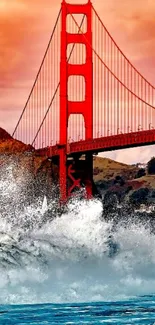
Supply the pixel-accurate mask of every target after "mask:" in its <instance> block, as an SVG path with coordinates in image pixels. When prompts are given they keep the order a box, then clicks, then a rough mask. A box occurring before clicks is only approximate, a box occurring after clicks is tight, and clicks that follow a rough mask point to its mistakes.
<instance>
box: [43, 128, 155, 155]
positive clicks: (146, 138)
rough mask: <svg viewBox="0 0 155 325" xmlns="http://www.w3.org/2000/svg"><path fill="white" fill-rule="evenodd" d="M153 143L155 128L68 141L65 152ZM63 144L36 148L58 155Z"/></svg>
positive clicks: (44, 152)
mask: <svg viewBox="0 0 155 325" xmlns="http://www.w3.org/2000/svg"><path fill="white" fill-rule="evenodd" d="M151 144H155V130H154V129H152V130H149V131H138V132H132V133H126V134H118V135H113V136H107V137H102V138H96V139H93V140H92V139H90V140H84V141H79V142H72V143H68V145H67V154H68V155H69V156H71V155H74V154H76V153H81V154H82V153H85V152H91V153H94V154H95V153H98V152H104V151H112V150H119V149H125V148H129V147H130V148H131V147H137V146H144V145H151ZM62 148H65V146H64V147H63V146H60V145H55V146H50V147H47V148H42V149H38V150H37V151H38V153H39V154H40V155H43V156H47V157H52V156H57V155H59V152H60V149H62Z"/></svg>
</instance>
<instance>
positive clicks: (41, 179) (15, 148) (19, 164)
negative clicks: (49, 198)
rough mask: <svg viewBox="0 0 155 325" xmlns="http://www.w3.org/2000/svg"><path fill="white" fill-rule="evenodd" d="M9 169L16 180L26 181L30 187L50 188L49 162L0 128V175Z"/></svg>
mask: <svg viewBox="0 0 155 325" xmlns="http://www.w3.org/2000/svg"><path fill="white" fill-rule="evenodd" d="M54 167H55V166H54ZM10 169H11V171H12V174H13V177H14V178H15V179H16V182H18V183H21V182H28V183H29V185H30V187H31V186H32V187H35V188H36V189H37V188H38V191H44V190H45V192H48V191H51V190H52V182H51V175H52V173H53V170H52V166H51V162H50V161H49V160H48V159H47V158H46V157H42V156H40V155H38V153H37V152H36V151H35V149H34V148H33V147H32V146H31V145H25V144H24V143H22V142H20V141H17V140H15V139H13V138H12V137H11V135H9V134H8V133H7V132H6V131H5V130H3V129H2V128H0V177H3V175H4V174H5V172H6V173H8V172H9V170H10ZM30 180H31V182H30ZM30 183H31V184H30ZM35 184H36V186H35ZM36 192H37V190H36Z"/></svg>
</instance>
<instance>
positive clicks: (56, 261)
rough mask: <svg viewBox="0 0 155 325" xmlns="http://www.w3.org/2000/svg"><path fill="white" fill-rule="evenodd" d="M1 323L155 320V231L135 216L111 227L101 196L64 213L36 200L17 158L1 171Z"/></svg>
mask: <svg viewBox="0 0 155 325" xmlns="http://www.w3.org/2000/svg"><path fill="white" fill-rule="evenodd" d="M0 176H1V177H0V325H1V324H5V325H9V324H14V325H16V324H23V325H24V324H40V325H42V324H102V323H103V324H128V325H129V324H139V325H140V324H150V325H153V324H154V323H155V296H154V294H155V235H154V234H153V233H151V230H150V229H149V228H148V226H147V225H145V224H136V225H135V224H133V223H132V222H130V218H129V222H128V224H127V225H126V226H125V225H124V224H121V223H120V224H119V225H118V227H117V228H115V230H113V222H112V221H111V222H106V221H105V220H104V218H103V207H102V204H101V202H100V201H99V200H95V199H94V200H90V201H86V200H79V199H74V200H73V201H71V202H69V203H68V207H67V209H66V210H65V211H64V213H63V214H62V215H61V217H60V215H59V214H57V213H56V208H55V202H54V200H53V199H51V202H48V203H47V201H46V197H44V200H43V196H41V197H38V198H35V199H34V201H33V202H31V204H30V203H29V199H28V197H26V194H25V186H28V184H26V182H25V181H24V179H22V178H20V179H18V180H17V177H15V176H14V173H13V169H12V166H11V165H10V166H8V167H7V169H6V170H4V171H3V172H2V169H1V175H0Z"/></svg>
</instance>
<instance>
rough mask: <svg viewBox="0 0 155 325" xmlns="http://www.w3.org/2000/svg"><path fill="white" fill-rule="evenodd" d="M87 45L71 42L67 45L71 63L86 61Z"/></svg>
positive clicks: (83, 62)
mask: <svg viewBox="0 0 155 325" xmlns="http://www.w3.org/2000/svg"><path fill="white" fill-rule="evenodd" d="M86 56H87V53H86V45H85V44H82V43H70V44H68V46H67V61H68V63H70V64H85V63H86Z"/></svg>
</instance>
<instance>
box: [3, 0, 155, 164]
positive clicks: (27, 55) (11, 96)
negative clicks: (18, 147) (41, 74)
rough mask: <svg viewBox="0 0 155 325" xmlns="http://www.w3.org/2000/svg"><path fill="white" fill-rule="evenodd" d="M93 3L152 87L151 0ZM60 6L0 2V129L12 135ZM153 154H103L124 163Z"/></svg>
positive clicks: (46, 0) (154, 24)
mask: <svg viewBox="0 0 155 325" xmlns="http://www.w3.org/2000/svg"><path fill="white" fill-rule="evenodd" d="M68 2H72V3H80V2H85V1H83V0H81V1H77V0H76V1H75V0H72V1H71V0H70V1H68ZM92 2H93V5H94V7H95V9H96V11H97V12H98V13H99V15H100V17H101V19H102V21H103V23H104V24H105V26H106V27H107V29H108V31H109V32H110V33H111V35H112V36H113V38H114V39H115V41H116V43H117V44H118V45H119V47H120V48H121V49H122V51H123V52H124V53H125V54H126V56H127V57H128V58H129V59H130V61H131V62H132V63H133V65H134V66H135V67H136V68H137V69H138V70H139V71H140V72H141V73H142V74H143V75H144V76H145V77H146V79H147V80H148V81H150V82H151V83H152V84H153V85H155V19H154V17H155V0H147V1H146V0H108V1H107V0H93V1H92ZM60 4H61V1H59V0H0V127H3V128H4V129H6V130H7V131H8V132H10V133H11V132H12V131H13V129H14V127H15V125H16V123H17V120H18V118H19V115H20V113H21V111H22V109H23V107H24V104H25V102H26V99H27V97H28V94H29V92H30V89H31V87H32V84H33V81H34V78H35V76H36V73H37V70H38V68H39V64H40V62H41V59H42V57H43V54H44V52H45V49H46V46H47V43H48V40H49V37H50V34H51V32H52V28H53V26H54V23H55V20H56V17H57V14H58V11H59V9H60ZM103 155H104V156H105V154H103ZM153 155H155V146H154V147H152V146H150V147H142V148H136V149H130V150H122V151H115V152H113V153H106V156H108V157H112V158H114V159H116V160H119V161H122V162H128V163H135V162H137V161H141V162H146V161H148V159H149V158H150V157H151V156H153Z"/></svg>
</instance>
